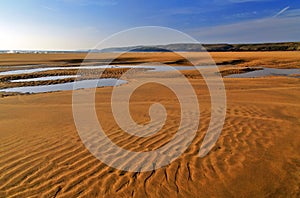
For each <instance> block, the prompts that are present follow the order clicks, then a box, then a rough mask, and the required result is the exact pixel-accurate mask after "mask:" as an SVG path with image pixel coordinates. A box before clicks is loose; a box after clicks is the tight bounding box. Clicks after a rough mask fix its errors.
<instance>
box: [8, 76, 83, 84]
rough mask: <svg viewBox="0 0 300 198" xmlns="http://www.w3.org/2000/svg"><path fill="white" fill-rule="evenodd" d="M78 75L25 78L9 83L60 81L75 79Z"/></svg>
mask: <svg viewBox="0 0 300 198" xmlns="http://www.w3.org/2000/svg"><path fill="white" fill-rule="evenodd" d="M77 77H78V75H69V76H44V77H39V78H26V79H18V80H11V81H10V82H36V81H47V80H61V79H67V78H77Z"/></svg>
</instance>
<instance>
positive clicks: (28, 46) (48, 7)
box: [0, 0, 300, 50]
mask: <svg viewBox="0 0 300 198" xmlns="http://www.w3.org/2000/svg"><path fill="white" fill-rule="evenodd" d="M0 5H1V6H0V18H1V19H2V20H1V21H0V27H1V30H0V43H1V45H0V50H79V49H89V48H93V47H94V46H96V45H97V43H98V42H100V41H101V40H103V39H105V38H106V37H108V36H109V35H111V34H114V33H116V32H118V31H122V30H125V29H128V28H133V27H137V26H148V25H153V26H166V27H170V28H174V29H177V30H180V31H183V32H185V33H187V34H189V35H191V36H192V37H194V38H196V39H198V40H199V42H201V43H219V42H223V43H249V42H281V41H299V40H300V1H293V0H286V1H282V0H201V1H200V0H196V1H185V0H174V1H172V2H171V1H159V0H154V1H144V0H123V1H121V0H85V1H84V0H53V1H39V0H27V1H17V0H11V1H2V2H1V4H0ZM162 40H163V38H162Z"/></svg>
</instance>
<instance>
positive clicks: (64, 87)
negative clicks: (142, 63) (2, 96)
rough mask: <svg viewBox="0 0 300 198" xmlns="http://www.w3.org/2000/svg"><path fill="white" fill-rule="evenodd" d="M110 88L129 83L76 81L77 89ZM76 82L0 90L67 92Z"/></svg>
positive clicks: (101, 80) (121, 81)
mask: <svg viewBox="0 0 300 198" xmlns="http://www.w3.org/2000/svg"><path fill="white" fill-rule="evenodd" d="M95 83H98V84H97V87H108V86H118V85H121V84H125V83H127V81H125V80H119V79H117V78H102V79H93V80H82V81H76V89H84V88H93V87H95ZM73 86H74V82H69V83H62V84H54V85H39V86H27V87H13V88H6V89H0V92H19V93H45V92H53V91H66V90H73Z"/></svg>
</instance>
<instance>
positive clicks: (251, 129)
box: [0, 52, 300, 197]
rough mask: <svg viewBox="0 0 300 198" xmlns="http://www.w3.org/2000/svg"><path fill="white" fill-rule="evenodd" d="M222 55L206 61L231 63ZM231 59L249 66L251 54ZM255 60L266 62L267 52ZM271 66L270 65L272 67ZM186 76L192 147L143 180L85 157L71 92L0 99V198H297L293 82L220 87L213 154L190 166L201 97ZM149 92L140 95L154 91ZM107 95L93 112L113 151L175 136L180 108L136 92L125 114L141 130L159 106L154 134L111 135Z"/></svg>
mask: <svg viewBox="0 0 300 198" xmlns="http://www.w3.org/2000/svg"><path fill="white" fill-rule="evenodd" d="M276 53H278V52H276ZM229 54H230V53H224V54H223V55H222V54H221V53H218V54H217V55H216V56H220V57H221V56H222V58H223V59H224V57H225V58H226V59H227V58H228V59H232V60H234V59H236V55H235V56H234V57H231V58H230V55H229ZM213 56H214V55H213ZM239 56H243V57H244V58H247V59H249V60H250V59H251V60H252V59H255V58H253V57H252V56H251V53H245V55H239ZM260 56H262V57H263V56H265V57H266V60H270V61H271V60H272V59H271V58H270V57H269V55H268V53H266V55H265V53H261V55H260ZM274 57H275V56H274V54H273V62H276V61H278V60H279V59H280V58H279V59H277V58H276V60H275V58H274ZM286 57H287V56H284V55H282V60H281V59H280V60H281V61H283V62H285V58H286ZM290 57H293V58H295V57H294V54H293V53H292V55H291V56H290ZM293 58H291V59H289V61H290V62H293V61H294V59H293ZM286 59H288V58H286ZM295 59H296V58H295ZM255 60H256V59H255ZM258 60H259V59H257V61H258ZM262 60H264V59H262ZM254 62H255V61H254ZM283 62H282V64H283ZM255 63H256V62H255ZM251 64H252V63H251ZM253 64H254V63H253ZM288 64H292V63H288ZM293 65H294V66H295V65H298V66H299V62H297V63H294V62H293ZM283 67H285V66H283ZM192 73H193V72H191V71H189V74H190V75H192ZM194 76H196V77H195V78H193V79H190V81H191V83H192V85H193V86H194V87H195V90H196V92H197V95H198V97H199V106H200V108H201V119H200V125H199V129H198V132H197V135H196V137H195V139H194V141H193V142H192V144H191V145H190V147H189V148H188V149H187V150H186V152H185V153H183V154H182V155H181V156H180V157H179V158H178V159H177V160H175V161H173V162H172V163H171V164H170V165H168V166H166V167H163V168H160V169H157V170H155V171H149V172H143V173H132V172H125V171H120V170H117V169H114V168H111V167H109V166H107V165H105V164H103V163H102V162H101V161H99V160H98V159H96V158H95V157H94V156H93V155H91V154H90V153H89V151H88V150H87V149H86V148H85V146H84V145H83V143H82V142H81V140H80V138H79V135H78V133H77V131H76V128H75V125H74V121H73V117H72V92H71V91H64V92H54V93H47V94H34V95H17V96H9V97H5V98H1V99H0V128H1V130H0V145H1V146H0V173H1V174H0V197H55V196H56V197H299V196H300V189H299V186H300V166H299V165H300V152H299V151H300V144H299V142H300V135H299V131H300V119H299V118H300V103H299V101H300V81H299V78H285V77H268V78H257V79H224V83H225V86H226V91H227V114H226V120H225V124H224V128H223V131H222V134H221V135H220V138H219V139H218V141H217V144H216V145H215V146H214V148H213V149H212V150H211V151H210V153H209V154H208V155H207V156H205V157H204V158H200V157H199V156H198V151H199V147H200V145H201V143H202V141H203V137H204V135H205V132H206V130H207V127H208V123H209V118H210V97H209V92H208V90H207V88H206V85H205V82H204V81H203V79H201V77H197V75H194ZM125 86H126V85H125ZM156 86H157V85H155V84H149V85H147V87H146V88H147V90H153V92H155V90H157V87H156ZM111 91H112V88H111V87H106V88H97V93H96V110H97V113H98V117H99V120H100V122H101V124H102V125H103V128H104V129H105V130H106V131H107V135H108V136H109V137H110V138H111V139H112V140H113V141H114V142H115V143H116V144H118V145H120V146H122V147H124V148H130V149H137V150H139V149H140V150H146V149H150V150H151V149H156V148H158V147H159V146H161V145H163V144H164V143H166V142H167V141H168V140H170V138H171V137H172V135H174V133H176V130H177V125H178V124H177V123H178V120H179V119H180V117H179V116H180V114H179V111H180V107H179V105H178V101H177V100H176V98H175V96H174V95H173V93H172V92H170V91H168V90H162V91H160V92H159V93H157V95H155V97H154V96H153V95H154V94H149V92H145V91H144V92H143V91H140V92H137V93H136V95H135V97H134V99H133V100H132V101H131V103H130V106H131V108H130V110H131V114H132V116H133V119H135V120H136V121H137V122H139V123H147V122H148V121H149V117H148V116H147V112H148V107H149V105H150V102H149V101H153V99H156V100H157V101H158V102H161V103H162V104H164V105H165V106H166V108H167V109H168V107H169V110H168V116H169V117H168V119H167V122H166V125H165V126H164V129H163V130H164V132H163V133H158V134H156V135H154V136H153V137H150V138H145V139H144V140H141V139H138V138H133V137H131V136H128V135H126V134H124V133H123V132H121V131H120V129H119V127H118V126H117V125H116V123H115V121H114V120H113V119H112V114H111V108H110V96H111ZM191 119H193V118H192V117H191ZM133 145H139V146H138V148H136V147H135V146H133Z"/></svg>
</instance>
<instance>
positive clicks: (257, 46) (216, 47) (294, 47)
mask: <svg viewBox="0 0 300 198" xmlns="http://www.w3.org/2000/svg"><path fill="white" fill-rule="evenodd" d="M201 51H208V52H253V51H300V42H278V43H248V44H227V43H218V44H203V45H201V44H197V43H176V44H168V45H151V46H129V47H113V48H105V49H89V50H0V54H1V53H5V54H6V53H7V54H23V53H24V54H48V53H88V52H106V53H107V52H110V53H112V52H201Z"/></svg>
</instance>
